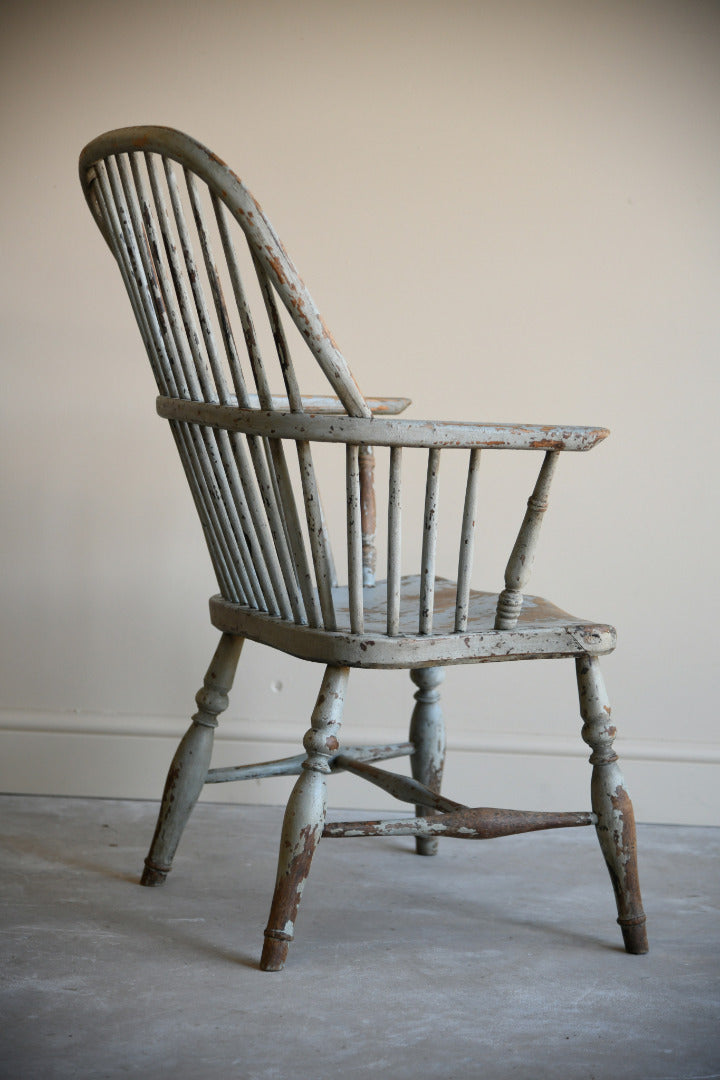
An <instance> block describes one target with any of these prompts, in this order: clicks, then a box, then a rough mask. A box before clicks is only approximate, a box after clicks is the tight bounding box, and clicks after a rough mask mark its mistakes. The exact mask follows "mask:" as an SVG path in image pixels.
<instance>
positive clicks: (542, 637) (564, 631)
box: [210, 575, 615, 668]
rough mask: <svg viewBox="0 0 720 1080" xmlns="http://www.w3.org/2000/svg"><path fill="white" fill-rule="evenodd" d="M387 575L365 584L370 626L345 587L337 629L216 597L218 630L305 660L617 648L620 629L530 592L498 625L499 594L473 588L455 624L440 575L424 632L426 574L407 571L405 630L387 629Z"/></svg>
mask: <svg viewBox="0 0 720 1080" xmlns="http://www.w3.org/2000/svg"><path fill="white" fill-rule="evenodd" d="M386 598H387V587H386V583H385V582H384V581H379V582H377V584H376V585H374V586H373V587H371V588H365V589H364V590H363V608H364V632H363V633H362V634H352V633H350V604H349V597H348V590H347V588H345V587H336V588H334V589H333V602H334V606H335V614H336V619H337V625H338V629H337V630H336V631H329V630H321V629H315V628H313V627H309V626H296V625H294V624H293V623H289V622H286V621H285V620H283V619H278V618H274V617H272V616H270V615H266V614H263V613H258V612H257V611H253V610H252V609H250V608H246V607H243V606H242V605H240V604H235V603H232V602H231V601H229V600H225V599H224V598H223V597H222V596H213V597H212V598H211V600H210V618H211V621H212V623H213V625H214V626H216V627H217V629H218V630H222V631H223V632H226V633H231V634H240V635H242V636H243V637H247V638H250V639H251V640H252V641H259V642H262V643H263V644H266V645H270V646H272V647H273V648H276V649H281V650H282V651H283V652H287V653H290V654H291V655H292V656H297V657H299V658H300V659H303V660H315V661H317V662H319V663H324V664H335V665H342V666H343V667H359V668H419V667H432V666H434V665H438V664H464V663H477V662H478V661H499V660H527V659H532V658H542V657H546V658H548V659H549V658H552V657H563V656H564V657H567V656H580V655H582V654H589V655H592V656H599V655H601V654H603V653H608V652H612V650H613V649H614V648H615V630H614V628H613V627H612V626H608V625H607V624H605V623H592V622H588V621H587V620H586V619H578V618H575V617H574V616H573V615H569V614H568V613H567V612H566V611H563V610H562V609H561V608H559V607H556V605H555V604H552V603H550V601H549V600H544V599H543V598H542V597H539V596H528V595H526V596H525V598H524V601H523V607H522V611H521V613H520V617H519V619H518V623H517V626H516V627H515V628H514V629H512V630H495V629H494V624H495V610H496V607H497V602H498V594H497V593H490V592H479V591H475V590H472V591H471V593H470V601H469V610H468V625H467V630H465V631H462V632H459V633H458V632H456V631H455V628H454V627H455V602H456V585H455V582H454V581H449V580H447V579H446V578H436V579H435V598H434V607H433V630H432V633H430V634H420V633H418V611H419V605H420V576H419V575H413V576H408V577H404V578H403V579H402V582H401V591H400V633H399V634H398V635H397V636H395V637H388V636H387V629H386V620H387V614H386V611H387V609H386Z"/></svg>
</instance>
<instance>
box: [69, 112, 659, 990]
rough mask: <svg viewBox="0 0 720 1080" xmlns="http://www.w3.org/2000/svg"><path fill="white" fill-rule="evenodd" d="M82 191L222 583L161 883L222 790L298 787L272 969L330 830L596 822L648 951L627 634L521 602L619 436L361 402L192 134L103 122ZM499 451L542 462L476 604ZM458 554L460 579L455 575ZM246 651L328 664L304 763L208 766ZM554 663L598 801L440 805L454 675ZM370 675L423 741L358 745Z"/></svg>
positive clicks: (246, 212)
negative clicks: (210, 794) (617, 710)
mask: <svg viewBox="0 0 720 1080" xmlns="http://www.w3.org/2000/svg"><path fill="white" fill-rule="evenodd" d="M80 178H81V183H82V186H83V190H84V192H85V197H86V199H87V202H88V205H89V207H90V210H91V212H92V214H93V217H94V219H95V221H96V223H97V225H98V227H99V228H100V231H101V232H102V234H103V236H104V238H105V240H106V241H107V244H108V246H109V247H110V250H111V252H112V254H113V256H114V258H115V260H116V262H117V265H118V267H119V270H120V273H121V275H122V279H123V281H124V284H125V288H126V290H127V293H128V296H129V299H130V304H131V307H132V310H133V313H134V315H135V319H136V322H137V325H138V329H139V331H140V335H141V338H142V341H143V343H144V346H145V350H146V352H147V355H148V359H149V361H150V365H151V368H152V371H153V374H154V377H155V381H156V384H157V391H158V397H157V403H156V408H157V412H158V414H159V415H160V416H161V417H163V418H164V419H165V420H167V422H168V424H169V427H170V430H171V431H172V434H173V438H174V440H175V443H176V446H177V449H178V453H179V455H180V459H181V462H182V465H183V468H184V471H185V475H186V477H187V480H188V483H189V485H190V489H191V492H192V496H193V499H194V501H195V506H196V508H197V512H198V516H199V518H200V522H201V525H202V529H203V532H204V535H205V538H206V541H207V547H208V551H209V554H210V559H211V561H212V565H213V568H214V571H215V575H216V578H217V582H218V588H219V593H218V595H216V596H214V597H213V598H212V599H211V602H210V615H211V620H212V622H213V624H214V625H215V626H216V627H217V629H218V630H220V631H221V635H222V636H221V638H220V644H219V645H218V648H217V650H216V653H215V656H214V657H213V660H212V662H211V665H210V667H209V669H208V672H207V674H206V676H205V681H204V684H203V687H202V688H201V690H200V691H199V693H198V696H197V702H198V711H197V712H196V713H195V715H194V716H193V718H192V723H191V726H190V728H189V730H188V732H187V734H186V735H185V737H184V739H183V741H182V742H181V744H180V746H179V748H178V751H177V753H176V755H175V758H174V760H173V763H172V765H171V768H170V771H169V774H168V779H167V783H166V787H165V793H164V795H163V801H162V806H161V810H160V815H159V818H158V824H157V828H156V832H155V836H154V838H153V842H152V845H151V848H150V853H149V855H148V858H147V859H146V863H145V870H144V872H143V878H142V882H143V884H145V885H158V884H161V883H162V882H163V881H164V880H165V878H166V876H167V874H168V872H169V870H170V867H171V864H172V860H173V857H174V854H175V850H176V848H177V845H178V842H179V840H180V836H181V833H182V830H183V828H184V825H185V823H186V822H187V820H188V817H189V815H190V812H191V810H192V807H193V806H194V804H195V802H196V800H197V798H198V796H199V794H200V792H201V790H202V788H203V786H204V784H206V783H224V782H227V781H230V780H243V779H250V778H258V777H269V776H278V775H296V776H297V777H298V779H297V781H296V784H295V787H294V789H293V793H292V795H291V798H290V801H289V803H288V809H287V813H286V816H285V824H284V827H283V835H282V838H281V845H280V857H279V863H278V874H277V882H276V889H275V894H274V898H273V903H272V907H271V914H270V921H269V924H268V927H267V929H266V931H265V935H266V941H265V948H264V951H263V958H262V961H261V966H262V967H263V968H264V969H265V970H277V969H279V968H280V967H282V965H283V963H284V960H285V956H286V953H287V948H288V943H289V941H290V940H291V938H292V935H293V927H294V922H295V916H296V914H297V907H298V904H299V900H300V896H301V893H302V888H303V885H304V881H305V879H306V877H307V874H308V871H309V867H310V862H311V859H312V855H313V853H314V851H315V849H316V847H317V844H318V843H319V840H320V838H321V837H322V836H326V837H330V836H332V837H334V836H346V837H347V836H355V835H365V836H370V835H386V836H387V835H410V836H414V837H415V841H416V848H417V851H418V852H419V853H420V854H434V853H435V852H436V851H437V846H438V838H439V837H441V836H442V837H465V838H471V839H472V838H474V839H484V838H488V837H495V836H502V835H506V834H508V833H515V832H523V831H534V830H537V829H548V828H558V827H560V826H577V825H587V824H594V825H595V826H596V829H597V832H598V836H599V838H600V843H601V848H602V851H603V854H604V856H605V859H606V862H607V865H608V868H609V871H610V876H611V879H612V881H613V884H614V887H615V894H616V901H617V906H618V914H619V920H618V921H619V922H620V925H621V927H622V931H623V936H624V940H625V945H626V948H627V949H628V951H630V952H643V951H645V950H646V948H647V941H646V937H645V929H644V922H645V917H644V914H643V912H642V905H641V900H640V891H639V886H638V883H637V868H636V860H635V834H634V822H633V818H632V804H631V803H630V800H629V797H628V796H627V793H626V791H625V789H624V786H623V784H624V782H623V780H622V776H621V774H620V771H619V766H618V764H617V755H616V754H615V752H614V750H613V749H612V738H613V736H614V728H612V727H611V726H610V725H609V721H608V713H609V707H608V706H607V705H606V704H605V702H606V698H605V696H604V694H605V692H604V688H603V684H602V680H601V675H600V671H599V666H598V657H599V656H601V655H602V654H604V653H607V652H609V651H611V650H612V649H613V648H614V645H615V632H614V630H613V628H612V627H611V626H608V625H607V624H605V623H595V622H588V620H585V619H577V618H575V617H573V616H571V615H568V614H567V612H564V611H561V610H560V609H559V608H557V607H556V606H555V605H553V604H551V603H550V602H549V601H546V600H543V599H542V598H540V597H536V596H530V595H528V594H527V593H526V591H525V590H526V587H527V585H528V581H529V576H530V571H531V569H532V565H533V560H534V557H535V552H536V549H537V545H538V539H539V533H540V526H541V523H542V520H543V517H544V514H545V510H546V508H547V505H548V493H549V489H550V484H551V481H552V477H553V474H554V471H555V469H556V466H557V463H558V460H559V457H560V454H561V453H562V452H564V451H586V450H589V449H591V448H592V447H594V446H596V445H597V444H598V443H599V442H601V441H602V440H603V439H604V438H605V437H606V436H607V434H608V432H607V431H606V430H605V429H604V428H601V427H577V426H565V425H538V424H493V423H477V424H476V423H453V422H443V421H436V420H430V421H424V420H409V419H406V418H405V417H403V416H400V415H399V414H401V413H402V412H404V410H405V409H406V407H407V406H408V405H409V400H408V399H407V398H399V397H396V398H392V397H365V396H364V395H363V394H362V393H361V391H360V389H359V387H358V385H357V383H356V382H355V379H354V378H353V376H352V374H351V372H350V369H349V367H348V364H347V362H346V360H345V358H344V357H343V355H342V353H341V352H340V350H339V348H338V346H337V344H336V343H335V341H334V340H333V338H332V336H331V334H330V333H329V331H328V329H327V327H326V326H325V323H324V322H323V320H322V318H321V316H320V314H319V312H318V310H317V308H316V306H315V304H314V303H313V300H312V298H311V297H310V294H309V293H308V291H307V289H306V287H305V285H304V284H303V282H302V280H301V279H300V277H299V275H298V273H297V271H296V269H295V267H294V265H293V263H292V262H291V260H290V258H289V257H288V255H287V253H286V251H285V249H284V248H283V246H282V244H281V243H280V241H279V239H278V237H277V236H276V234H275V232H274V230H273V228H272V226H271V225H270V223H269V221H268V219H267V218H266V216H265V214H264V213H263V211H262V209H261V207H260V206H259V204H258V203H257V202H256V201H255V199H254V198H253V197H252V195H251V194H250V192H249V191H248V189H247V188H246V187H245V185H244V184H243V183H242V181H241V180H240V179H239V178H238V177H237V176H236V175H235V174H234V173H233V172H232V171H231V170H230V169H229V168H228V167H227V166H226V165H225V164H224V163H223V162H222V161H221V160H220V159H219V158H217V157H216V156H215V155H214V154H212V153H211V152H210V151H209V150H207V149H206V148H205V147H204V146H202V145H201V144H200V143H198V142H196V141H195V140H194V139H191V138H189V137H188V136H186V135H183V134H181V133H180V132H178V131H174V130H172V129H169V128H161V127H137V128H124V129H121V130H118V131H111V132H108V133H107V134H105V135H102V136H100V137H99V138H97V139H95V140H94V141H93V142H92V143H90V144H89V145H88V146H87V147H86V148H85V149H84V151H83V152H82V154H81V157H80ZM500 450H523V451H526V452H528V451H529V452H532V451H535V452H539V457H540V460H539V465H538V471H537V479H536V482H535V486H534V488H533V490H532V494H531V495H530V498H529V500H528V502H527V509H526V511H525V514H524V517H523V518H522V520H521V524H520V528H519V531H518V532H517V535H516V539H515V543H514V546H513V547H512V551H511V553H510V556H509V559H508V562H507V568H506V571H505V582H504V589H502V590H499V591H497V592H481V591H477V590H475V589H473V588H472V581H473V578H474V576H475V568H474V565H473V555H474V549H475V532H476V521H477V519H478V503H479V492H480V483H481V472H480V461H481V454H482V451H500ZM482 456H483V460H486V455H482ZM413 467H416V471H417V472H419V474H420V476H421V479H420V480H419V482H418V483H416V482H415V481H414V480H413V475H414V473H413ZM454 472H457V473H458V479H457V482H455V481H454V480H453V479H452V474H453V473H454ZM446 474H449V476H450V481H449V482H448V483H447V485H446V486H445V487H444V490H443V491H442V492H441V477H442V478H443V485H445V484H446V481H445V476H446ZM341 475H343V476H344V483H343V481H340V483H338V480H339V478H340V476H341ZM376 476H377V477H378V482H377V484H376V482H375V478H376ZM423 477H424V481H423V479H422V478H423ZM423 483H424V498H423V499H421V500H416V498H415V493H416V490H417V489H418V487H419V488H420V490H422V485H423ZM340 491H342V494H341V495H340ZM458 493H459V494H458ZM323 498H324V499H325V503H323ZM441 498H442V501H441ZM456 502H457V505H455V503H456ZM338 503H344V507H345V512H344V514H343V513H338ZM416 503H417V507H416ZM325 507H327V509H328V511H329V512H328V513H327V514H326V512H325ZM415 510H416V511H417V512H416V513H414V511H415ZM488 520H489V519H488ZM413 523H414V524H413ZM440 536H442V538H443V539H442V543H441V541H440V539H439V537H440ZM413 539H415V540H416V542H417V547H416V548H415V549H414V553H413V548H412V541H413ZM508 546H509V545H508ZM448 550H453V551H454V552H455V554H454V555H453V556H452V557H451V563H453V560H455V561H454V563H453V564H452V565H451V567H450V570H449V573H450V574H451V575H452V574H454V573H455V570H456V575H455V579H452V578H451V577H444V576H440V575H439V573H438V570H439V564H440V563H442V561H443V559H446V558H447V551H448ZM410 560H412V561H411V562H410V565H409V567H408V562H409V561H410ZM378 567H380V568H382V570H381V572H380V573H378ZM408 568H409V569H410V571H411V572H410V573H407V572H406V570H407V569H408ZM383 571H384V573H383ZM446 572H447V571H446ZM245 638H251V639H252V640H255V641H258V642H261V643H263V644H265V645H268V646H270V647H272V648H275V649H280V650H282V651H284V652H287V653H290V654H292V655H294V656H297V657H300V658H303V659H305V660H309V661H314V662H318V663H322V664H323V665H324V666H325V673H324V676H323V679H322V684H321V687H320V692H319V695H318V699H317V704H316V707H315V710H314V712H313V714H312V718H311V726H310V729H309V730H308V731H307V732H306V734H305V738H304V741H303V746H304V751H305V752H304V753H302V754H298V755H295V756H293V757H290V758H285V759H282V760H279V761H274V762H263V763H261V764H259V765H240V766H237V767H232V768H222V769H218V768H211V753H212V734H213V730H214V728H215V726H216V725H217V722H218V720H217V717H218V715H219V714H220V713H221V712H222V711H223V709H224V708H225V707H226V706H227V702H228V694H229V692H230V689H231V687H232V683H233V678H234V674H235V668H236V665H237V662H238V658H239V656H240V650H241V647H242V643H243V641H244V640H245ZM547 658H565V659H572V660H573V661H574V662H575V666H576V668H577V680H578V687H579V691H580V708H581V714H582V717H583V720H584V727H583V732H582V734H583V738H584V739H585V741H586V742H587V743H588V744H589V745H590V746H591V749H592V756H591V758H590V760H591V763H592V765H593V781H592V787H591V803H592V810H591V811H581V812H571V813H568V812H558V813H535V812H532V811H517V810H499V809H496V808H488V807H467V806H465V805H464V804H462V803H459V802H455V801H453V800H451V799H448V798H447V797H446V796H444V795H441V794H440V785H441V779H442V771H443V764H444V757H445V734H444V723H443V718H442V711H441V709H440V705H439V698H440V693H439V689H438V687H439V685H440V683H441V681H442V677H443V671H442V668H443V667H444V666H445V665H453V664H461V663H462V664H467V663H487V662H493V661H504V660H531V659H547ZM354 667H370V668H406V669H408V670H410V672H411V675H412V679H413V682H414V683H415V685H416V687H417V691H416V693H415V702H416V704H415V707H414V710H413V713H412V718H411V725H410V733H411V734H410V740H409V741H408V742H403V743H385V744H383V745H380V746H355V747H349V748H345V749H344V750H343V751H342V752H341V751H340V744H339V732H340V724H341V720H342V709H343V701H344V696H345V688H346V685H347V681H348V675H349V671H350V669H351V668H354ZM397 757H409V759H410V770H411V774H412V775H411V776H406V775H401V774H399V773H393V772H390V771H388V770H387V769H384V768H378V766H377V762H381V761H384V760H388V759H392V758H397ZM341 771H344V772H348V773H350V774H351V775H353V776H356V777H358V778H360V779H363V780H366V781H368V782H370V783H371V784H373V785H376V786H378V787H379V788H381V789H382V790H383V791H385V792H387V793H389V794H391V795H393V796H394V797H395V798H398V799H400V800H401V801H403V802H408V803H410V804H414V806H415V814H416V816H415V817H411V818H407V819H405V820H403V822H402V823H401V824H398V823H397V822H394V823H393V822H389V823H384V822H375V821H373V822H360V823H357V822H355V823H353V822H335V823H333V824H327V823H326V809H325V807H326V782H327V777H328V776H329V775H330V774H332V773H333V772H341ZM618 807H620V808H621V810H620V811H618ZM611 838H612V839H611Z"/></svg>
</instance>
